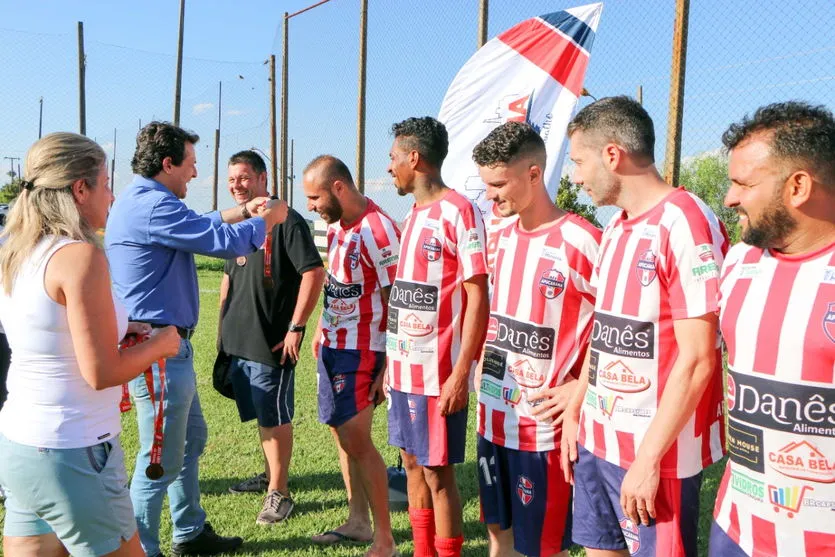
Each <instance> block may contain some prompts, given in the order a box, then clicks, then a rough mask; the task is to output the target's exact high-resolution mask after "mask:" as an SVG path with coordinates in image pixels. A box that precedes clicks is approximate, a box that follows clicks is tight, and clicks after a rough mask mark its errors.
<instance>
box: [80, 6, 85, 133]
mask: <svg viewBox="0 0 835 557" xmlns="http://www.w3.org/2000/svg"><path fill="white" fill-rule="evenodd" d="M86 68H87V59H86V58H85V56H84V23H83V22H81V21H79V22H78V129H79V133H80V134H81V135H87V99H86V93H85V90H84V82H85V79H86V75H85V74H86V73H87V72H86Z"/></svg>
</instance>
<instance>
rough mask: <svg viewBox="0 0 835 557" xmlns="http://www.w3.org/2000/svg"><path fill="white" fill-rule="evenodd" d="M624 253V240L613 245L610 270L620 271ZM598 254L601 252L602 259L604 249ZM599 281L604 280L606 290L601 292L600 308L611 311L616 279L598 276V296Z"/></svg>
mask: <svg viewBox="0 0 835 557" xmlns="http://www.w3.org/2000/svg"><path fill="white" fill-rule="evenodd" d="M611 241H612V240H611V238H610V241H609V242H606V248H609V247H610V245H609V244H610V243H611ZM625 253H626V242H618V243H617V244H616V245H615V253H614V254H613V255H612V262H611V264H610V265H609V269H610V271H612V272H616V273H617V272H619V271H620V268H621V265H622V264H623V258H624V255H625ZM600 254H601V257H600V259H602V258H603V255H605V254H606V249H603V250H600ZM630 274H634V273H630ZM610 278H611V277H610ZM627 280H629V279H627ZM601 282H605V284H606V291H605V292H603V300H602V302H601V303H600V309H602V310H603V311H612V306H614V304H615V288H616V287H617V281H616V280H606V278H604V277H600V279H599V280H598V290H597V296H598V298H600V289H599V286H600V283H601Z"/></svg>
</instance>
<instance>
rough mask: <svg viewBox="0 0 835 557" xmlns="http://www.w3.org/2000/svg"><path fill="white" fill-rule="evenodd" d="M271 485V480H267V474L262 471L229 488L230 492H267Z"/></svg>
mask: <svg viewBox="0 0 835 557" xmlns="http://www.w3.org/2000/svg"><path fill="white" fill-rule="evenodd" d="M269 486H270V482H269V480H267V474H266V473H264V472H261V473H260V474H258V475H257V476H253V477H252V478H249V479H247V480H244V481H242V482H241V483H238V484H235V485H233V486H232V487H230V488H229V493H235V494H239V493H266V492H267V488H268V487H269Z"/></svg>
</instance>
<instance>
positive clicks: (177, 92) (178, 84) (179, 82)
mask: <svg viewBox="0 0 835 557" xmlns="http://www.w3.org/2000/svg"><path fill="white" fill-rule="evenodd" d="M185 17H186V0H180V34H179V37H178V39H177V77H176V80H175V82H174V125H175V126H179V125H180V97H181V95H182V90H183V29H184V27H185V25H184V23H185Z"/></svg>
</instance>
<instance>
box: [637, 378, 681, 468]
mask: <svg viewBox="0 0 835 557" xmlns="http://www.w3.org/2000/svg"><path fill="white" fill-rule="evenodd" d="M658 404H659V405H660V404H661V395H660V394H659V395H658ZM679 439H680V437H677V438H676V440H675V441H673V444H672V445H670V448H669V449H668V450H667V453H666V454H665V455H664V456H662V457H661V466H660V468H661V470H678V450H679V447H678V440H679ZM633 450H634V449H633Z"/></svg>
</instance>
